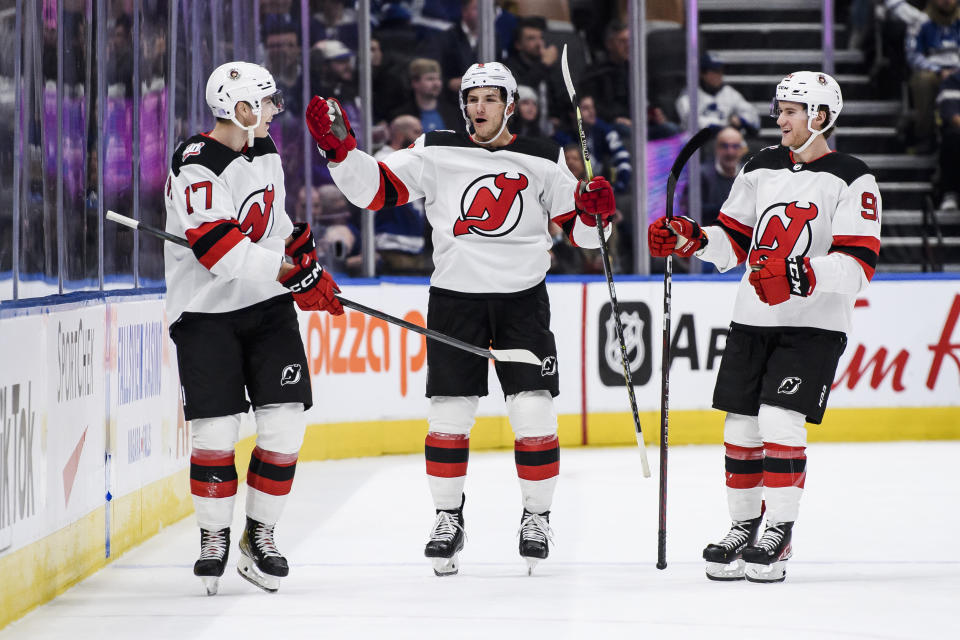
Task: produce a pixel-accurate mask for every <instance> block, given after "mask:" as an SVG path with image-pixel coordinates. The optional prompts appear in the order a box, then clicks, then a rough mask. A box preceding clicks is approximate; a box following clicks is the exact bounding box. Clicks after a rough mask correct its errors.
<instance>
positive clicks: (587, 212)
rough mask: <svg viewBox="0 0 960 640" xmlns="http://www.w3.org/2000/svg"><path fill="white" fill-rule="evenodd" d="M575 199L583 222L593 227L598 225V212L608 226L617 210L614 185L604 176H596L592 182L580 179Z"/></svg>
mask: <svg viewBox="0 0 960 640" xmlns="http://www.w3.org/2000/svg"><path fill="white" fill-rule="evenodd" d="M573 200H574V203H575V204H576V207H577V212H578V213H579V214H580V220H581V222H583V223H584V224H588V225H590V226H591V227H595V226H597V214H599V215H600V218H601V219H602V220H603V226H604V228H606V226H607V223H608V222H610V218H612V217H613V216H614V214H615V213H616V212H617V205H616V202H615V201H614V199H613V187H611V186H610V183H609V182H607V179H606V178H604V177H603V176H599V177H597V178H594V179H593V180H591V181H590V182H586V181H584V180H581V181H579V182H578V183H577V190H576V191H574V193H573Z"/></svg>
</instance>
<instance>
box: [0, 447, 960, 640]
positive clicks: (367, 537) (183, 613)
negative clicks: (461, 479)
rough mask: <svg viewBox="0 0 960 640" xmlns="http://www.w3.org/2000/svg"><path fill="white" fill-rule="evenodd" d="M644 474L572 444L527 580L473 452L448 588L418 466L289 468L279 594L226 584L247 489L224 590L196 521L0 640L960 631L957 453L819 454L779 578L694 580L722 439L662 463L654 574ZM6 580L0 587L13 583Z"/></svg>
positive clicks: (716, 498) (506, 466) (857, 450)
mask: <svg viewBox="0 0 960 640" xmlns="http://www.w3.org/2000/svg"><path fill="white" fill-rule="evenodd" d="M650 454H651V460H650V462H651V466H652V467H653V477H652V478H650V479H648V480H645V479H643V478H642V477H641V474H640V462H639V452H638V450H637V449H635V448H634V449H630V448H618V449H565V450H564V451H563V453H562V456H561V481H560V485H559V488H558V491H557V496H556V500H555V502H554V509H553V514H552V518H551V523H552V524H553V527H554V529H555V531H556V534H557V538H556V542H557V544H556V545H555V546H554V547H553V548H552V550H551V556H550V558H549V559H548V560H546V561H545V562H543V563H541V564H540V566H539V567H538V568H537V571H536V573H535V575H534V576H533V577H528V576H527V575H526V567H525V564H524V563H523V561H522V560H521V559H520V557H519V556H518V554H517V542H516V530H517V526H518V524H519V518H520V512H521V507H520V501H519V489H518V487H517V481H516V479H515V478H516V470H515V467H514V464H513V455H512V452H493V453H473V454H472V455H471V457H470V472H469V480H468V482H467V488H466V493H467V503H466V509H465V519H466V525H467V532H468V536H469V537H468V541H467V545H466V548H465V550H464V553H463V554H462V556H461V561H462V567H461V570H460V574H459V575H458V576H453V577H446V578H437V577H435V576H434V575H433V572H432V571H431V569H430V565H429V563H428V561H427V560H426V559H425V558H423V556H422V553H423V544H424V542H425V541H426V538H427V534H428V532H429V529H430V526H431V525H432V522H433V509H432V506H431V504H430V500H429V497H428V492H427V486H426V481H425V477H424V463H423V459H422V456H418V455H412V456H391V457H382V458H370V459H358V460H341V461H329V462H312V463H305V464H301V465H300V466H299V468H298V469H297V476H296V480H295V482H294V488H293V493H292V496H291V499H290V502H289V503H288V505H287V510H286V512H285V514H284V517H283V519H282V520H281V522H280V524H279V525H278V528H277V542H278V546H279V547H280V549H281V551H283V552H284V553H285V555H286V556H287V557H288V558H289V559H290V562H291V574H290V576H289V577H288V578H287V579H285V580H284V581H283V582H282V583H281V586H280V591H279V592H278V593H276V594H273V595H271V594H267V593H264V592H262V591H260V590H258V589H256V588H255V587H253V586H252V585H250V584H248V583H247V582H245V581H244V580H243V579H242V578H240V577H239V576H238V575H237V574H236V570H235V566H236V565H235V560H236V555H237V554H238V551H237V547H236V544H237V540H238V537H239V536H238V534H237V533H236V532H238V531H239V527H240V526H241V525H240V523H241V519H242V513H241V509H240V507H241V505H242V504H243V501H242V500H243V496H242V492H241V495H240V496H239V499H238V505H237V507H238V508H237V513H236V519H235V522H234V531H235V534H234V540H233V543H232V548H231V561H230V565H229V567H228V569H227V573H225V574H224V578H223V580H222V582H221V587H220V594H219V595H217V596H214V597H207V596H204V595H202V594H201V591H202V590H201V585H200V581H199V580H198V579H197V578H195V577H194V576H193V575H192V573H191V567H192V564H193V561H194V560H195V558H196V554H197V549H198V545H199V534H198V532H197V529H196V527H195V524H194V521H193V518H192V517H190V518H187V519H185V520H183V521H182V522H180V523H178V524H176V525H174V526H172V527H169V528H168V529H166V530H164V531H162V532H161V533H160V534H159V535H157V536H155V537H154V538H152V539H150V540H148V541H147V542H145V543H144V544H143V545H141V546H140V547H138V548H136V549H134V550H132V551H130V552H128V553H126V554H125V555H123V556H122V557H120V558H118V559H116V560H115V561H114V562H113V563H111V564H110V565H108V566H107V567H106V568H105V569H103V570H101V571H100V572H98V573H97V574H95V575H93V576H91V577H90V578H88V579H87V580H85V581H83V582H82V583H81V584H79V585H77V586H75V587H74V588H72V589H70V590H69V591H68V592H67V593H65V594H63V595H62V596H60V597H59V598H57V599H55V600H53V601H52V602H50V603H48V604H47V605H45V606H43V607H40V608H38V609H36V610H34V611H33V612H31V613H30V614H28V615H27V616H25V617H24V618H22V619H21V620H19V621H17V622H14V623H12V624H11V625H10V626H9V627H7V628H6V629H5V630H4V631H2V632H0V640H7V639H9V638H29V639H30V640H41V639H45V638H56V639H58V640H63V639H70V640H72V639H74V638H135V639H137V640H148V639H151V638H164V639H174V640H186V639H188V638H213V639H231V640H232V639H234V638H256V639H261V638H262V639H266V638H332V639H339V638H351V639H356V638H417V639H419V640H433V639H434V638H436V639H439V638H487V639H493V640H503V639H506V638H546V639H550V640H553V639H556V638H595V639H597V640H599V639H600V638H709V639H710V640H720V639H722V638H735V639H737V640H744V639H745V638H759V637H768V638H776V639H777V640H788V639H792V638H817V639H820V638H884V639H887V638H891V639H892V638H960V551H958V544H957V543H958V531H960V478H958V473H957V468H958V461H960V442H930V443H890V444H814V445H812V446H810V447H809V449H808V456H809V462H808V477H807V490H806V494H805V496H804V499H803V505H802V509H801V519H800V520H799V521H798V523H797V526H796V529H795V530H794V558H793V559H792V560H791V561H790V562H789V563H788V569H787V581H786V582H785V583H782V584H752V583H745V582H736V583H717V582H710V581H708V580H706V579H705V577H704V574H703V563H702V561H701V560H700V553H701V550H702V548H703V546H704V545H705V544H706V543H708V542H711V541H715V540H717V539H719V537H720V536H722V534H723V533H725V531H726V527H727V524H728V522H727V515H726V506H725V499H724V490H723V472H722V463H723V458H722V456H723V453H722V448H721V447H720V446H704V447H675V448H673V449H672V450H671V452H670V466H669V469H670V486H669V495H670V501H669V514H668V515H669V524H668V538H667V539H668V561H669V566H668V567H667V569H666V570H664V571H659V570H657V569H656V568H655V566H654V565H655V561H656V548H657V547H656V535H657V495H658V493H657V492H658V480H657V479H658V465H657V450H656V449H655V448H653V449H651V450H650ZM10 578H11V576H4V577H3V579H10Z"/></svg>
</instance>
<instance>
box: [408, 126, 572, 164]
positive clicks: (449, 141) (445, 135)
mask: <svg viewBox="0 0 960 640" xmlns="http://www.w3.org/2000/svg"><path fill="white" fill-rule="evenodd" d="M423 146H425V147H466V148H469V149H482V150H483V151H489V152H490V153H497V152H499V151H512V152H514V153H523V154H526V155H530V156H537V157H538V158H544V159H545V160H549V161H550V162H556V161H557V158H558V157H560V145H558V144H557V143H556V142H554V141H553V140H546V139H541V138H530V137H527V136H517V137H516V139H515V140H514V141H513V142H512V143H510V144H508V145H507V146H505V147H497V148H496V149H490V148H487V147H484V146H482V145H479V144H477V143H476V142H474V141H473V140H471V139H470V136H468V135H467V134H466V132H455V131H441V130H437V131H430V132H429V133H426V134H424V139H423Z"/></svg>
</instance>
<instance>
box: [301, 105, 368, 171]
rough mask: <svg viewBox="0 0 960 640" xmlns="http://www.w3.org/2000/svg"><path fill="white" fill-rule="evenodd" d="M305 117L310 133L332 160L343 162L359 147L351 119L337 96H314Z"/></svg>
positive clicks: (321, 149) (324, 153)
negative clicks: (348, 154)
mask: <svg viewBox="0 0 960 640" xmlns="http://www.w3.org/2000/svg"><path fill="white" fill-rule="evenodd" d="M305 118H306V120H307V128H308V129H310V135H312V136H313V139H314V140H316V141H317V147H319V148H320V152H321V153H322V154H323V155H324V157H326V158H327V159H328V160H329V161H330V162H343V160H344V159H345V158H346V157H347V153H349V152H350V151H353V150H354V149H356V148H357V139H356V137H354V135H353V129H351V128H350V120H349V119H348V118H347V114H346V113H344V111H343V108H342V107H341V106H340V101H339V100H337V99H336V98H327V99H326V100H324V99H323V98H321V97H320V96H313V98H311V99H310V104H309V105H308V106H307V113H306V116H305Z"/></svg>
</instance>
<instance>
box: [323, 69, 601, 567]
mask: <svg viewBox="0 0 960 640" xmlns="http://www.w3.org/2000/svg"><path fill="white" fill-rule="evenodd" d="M516 91H517V84H516V82H515V80H514V78H513V75H512V74H511V73H510V71H509V69H507V68H506V67H505V66H504V65H502V64H500V63H497V62H491V63H485V64H475V65H473V66H471V67H470V68H469V69H467V71H466V73H465V74H464V75H463V79H462V82H461V91H460V107H461V111H462V113H463V117H464V120H465V122H466V130H467V131H466V133H457V132H454V131H434V132H431V133H427V134H426V135H422V136H420V137H419V138H417V140H416V141H415V142H414V143H413V144H412V145H411V146H410V147H409V148H407V149H401V150H398V151H396V152H394V153H392V154H391V155H389V156H388V157H387V158H385V159H384V160H383V161H382V162H378V161H377V160H375V159H374V158H372V157H371V156H369V155H367V154H366V153H363V152H361V151H359V150H357V149H356V141H355V139H354V137H353V134H352V131H351V130H350V123H349V122H348V121H347V119H346V116H345V115H344V113H343V110H342V109H341V108H340V105H339V103H338V102H337V101H336V100H332V99H328V100H324V99H323V98H319V97H316V96H315V97H314V98H313V100H312V101H311V102H310V105H309V106H308V108H307V112H306V119H307V125H308V126H309V128H310V131H311V133H312V134H313V137H314V138H315V139H316V141H317V144H318V147H319V148H320V150H321V151H322V152H323V153H324V154H325V155H326V157H327V158H328V159H329V160H330V175H331V176H333V179H334V181H335V182H336V184H337V186H338V187H339V188H340V190H341V191H343V193H344V195H346V196H347V198H349V199H350V201H351V202H353V203H354V204H355V205H357V206H359V207H364V208H368V209H379V208H381V207H383V206H394V205H400V204H403V203H405V202H408V201H410V200H415V199H417V198H425V206H426V215H427V219H428V220H429V222H430V224H431V226H432V227H433V246H434V255H433V259H434V264H435V269H434V272H433V274H432V276H431V278H430V284H431V287H430V302H429V308H428V311H427V326H428V327H429V328H431V329H434V330H437V331H441V332H443V333H446V334H448V335H452V336H455V337H457V338H460V339H461V340H465V341H467V342H470V343H471V344H475V345H477V346H481V347H485V348H486V347H493V348H496V349H510V348H524V349H529V350H531V351H533V352H534V353H535V354H537V356H538V357H539V358H541V359H542V366H541V367H540V368H539V369H538V368H536V367H532V366H530V365H528V364H513V363H497V365H496V371H497V375H498V377H499V379H500V385H501V387H502V388H503V392H504V395H505V399H506V405H507V414H508V416H509V419H510V425H511V426H512V427H513V431H514V436H515V458H516V466H517V475H518V476H519V481H520V489H521V496H522V502H523V514H522V517H521V525H520V531H519V535H520V545H519V548H520V555H521V556H523V557H524V558H525V559H526V560H527V563H528V567H529V570H531V571H532V569H533V566H534V565H535V564H536V563H537V561H539V560H542V559H544V558H546V557H547V555H548V553H549V540H550V538H551V535H552V531H551V529H550V524H549V518H550V505H551V502H552V499H553V493H554V488H555V486H556V481H557V475H558V472H559V455H560V449H559V442H558V439H557V415H556V410H555V408H554V405H553V397H554V396H556V395H557V394H558V393H559V386H558V383H557V352H556V344H555V342H554V337H553V334H552V333H551V331H550V303H549V300H548V298H547V289H546V285H545V282H544V278H545V276H546V273H547V269H548V268H549V267H550V256H549V250H550V247H551V237H550V233H549V231H548V229H547V226H548V223H549V222H550V221H553V222H555V223H557V224H558V225H560V226H561V227H563V228H564V230H565V231H566V233H567V235H568V236H569V237H570V239H571V240H572V241H573V242H574V244H576V245H578V246H581V247H587V248H595V247H598V246H599V244H600V239H599V237H598V233H597V228H596V222H595V214H600V216H601V217H602V219H603V221H604V222H603V224H604V228H605V233H606V234H609V233H610V227H609V220H610V218H611V217H612V216H613V214H614V197H613V191H612V189H611V187H610V185H609V183H607V181H606V180H605V179H603V178H596V179H594V180H593V181H591V182H590V183H587V182H583V181H581V182H578V181H577V180H576V178H574V177H573V174H571V173H570V171H569V169H567V166H566V163H565V160H564V155H563V151H562V150H561V149H560V147H559V146H557V145H556V144H554V143H553V142H549V141H546V140H540V139H534V138H524V137H517V136H515V135H513V134H511V133H510V130H509V128H508V126H507V125H508V120H509V118H510V116H511V115H512V114H513V112H514V109H515V108H516V102H515V101H516ZM487 371H488V364H487V361H485V360H484V359H482V358H477V357H476V356H475V355H471V354H465V353H464V352H462V351H459V350H456V349H453V348H451V347H448V346H446V345H444V344H440V343H437V342H434V341H427V396H428V397H429V398H430V409H429V413H428V416H427V421H428V423H429V430H428V433H427V437H426V443H425V454H426V466H427V478H428V482H429V486H430V491H431V493H432V496H433V502H434V506H435V508H436V513H437V516H436V520H435V522H434V527H433V530H432V533H431V534H430V539H429V541H428V542H427V545H426V549H425V555H426V556H427V557H429V558H431V559H432V562H433V566H434V572H435V573H436V574H437V575H438V576H439V575H452V574H455V573H457V570H458V554H459V552H460V550H461V549H462V547H463V543H464V518H463V505H464V500H465V498H464V494H463V487H464V481H465V480H466V473H467V459H468V455H469V437H470V430H471V428H472V427H473V424H474V419H475V417H476V412H477V403H478V401H479V397H480V396H484V395H486V394H487Z"/></svg>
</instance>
